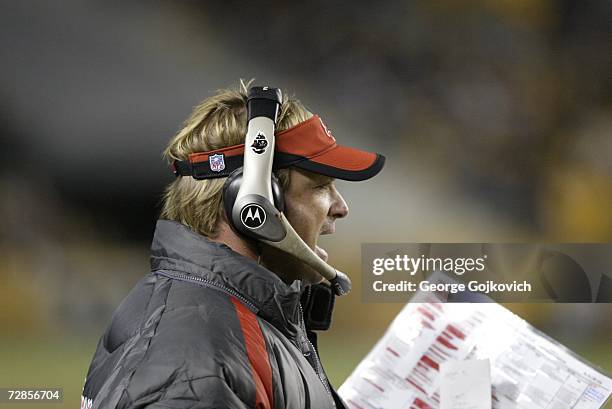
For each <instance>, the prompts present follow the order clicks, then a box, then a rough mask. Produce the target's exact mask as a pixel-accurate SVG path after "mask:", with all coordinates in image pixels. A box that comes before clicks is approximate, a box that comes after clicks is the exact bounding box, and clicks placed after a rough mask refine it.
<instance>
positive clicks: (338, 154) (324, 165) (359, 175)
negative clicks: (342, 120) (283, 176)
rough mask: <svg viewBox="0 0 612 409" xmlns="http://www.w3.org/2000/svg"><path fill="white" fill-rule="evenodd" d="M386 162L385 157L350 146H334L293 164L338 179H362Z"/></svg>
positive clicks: (374, 172) (377, 171)
mask: <svg viewBox="0 0 612 409" xmlns="http://www.w3.org/2000/svg"><path fill="white" fill-rule="evenodd" d="M384 164H385V157H384V156H383V155H381V154H378V153H373V152H366V151H362V150H359V149H355V148H350V147H348V146H342V145H336V146H335V147H334V148H332V149H330V150H328V151H325V152H324V153H322V154H320V155H317V156H315V157H312V158H304V160H302V161H299V162H296V163H294V165H293V166H296V167H298V168H301V169H304V170H308V171H310V172H315V173H319V174H322V175H325V176H330V177H333V178H337V179H342V180H349V181H360V180H366V179H370V178H371V177H373V176H375V175H376V174H378V173H379V172H380V171H381V170H382V168H383V166H384Z"/></svg>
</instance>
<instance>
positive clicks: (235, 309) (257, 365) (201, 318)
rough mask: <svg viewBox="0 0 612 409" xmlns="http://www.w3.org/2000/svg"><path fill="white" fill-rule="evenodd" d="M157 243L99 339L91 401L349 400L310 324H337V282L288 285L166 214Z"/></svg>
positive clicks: (86, 397) (291, 403)
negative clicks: (333, 286) (325, 364)
mask: <svg viewBox="0 0 612 409" xmlns="http://www.w3.org/2000/svg"><path fill="white" fill-rule="evenodd" d="M151 251H152V255H151V267H152V271H151V273H150V274H148V275H146V276H145V277H143V279H142V280H140V282H139V283H138V284H137V285H136V286H135V287H134V288H133V289H132V290H131V292H130V293H129V294H128V296H127V297H126V299H125V300H124V301H123V302H122V303H121V305H120V306H119V308H118V309H117V311H116V312H115V314H114V316H113V319H112V322H111V324H110V326H109V327H108V329H107V330H106V332H105V334H104V335H103V336H102V338H101V339H100V341H99V343H98V346H97V350H96V353H95V355H94V358H93V361H92V363H91V366H90V368H89V372H88V374H87V379H86V382H85V387H84V389H83V397H82V400H81V406H82V407H85V408H144V407H146V408H316V409H319V408H321V409H323V408H333V407H334V406H336V407H338V408H344V405H343V403H342V402H341V400H340V398H338V396H337V394H336V392H335V391H334V390H333V389H332V387H331V386H330V384H329V382H328V381H327V377H326V375H325V373H324V371H323V368H322V367H321V364H320V361H319V358H318V355H317V351H316V336H315V334H314V332H312V331H310V329H326V328H327V327H328V326H329V322H330V315H331V310H332V307H333V295H331V291H329V289H327V287H325V286H323V285H317V286H310V287H307V289H306V290H304V291H302V289H301V288H300V287H301V283H300V282H299V281H295V282H294V283H293V284H292V285H291V286H288V285H286V284H285V283H283V282H282V280H280V278H279V277H278V276H277V275H275V274H274V273H272V272H271V271H269V270H267V269H265V268H263V267H261V266H259V265H258V264H257V263H255V262H253V261H252V260H251V259H248V258H246V257H243V256H241V255H239V254H237V253H235V252H234V251H232V250H231V249H230V248H229V247H227V246H226V245H223V244H219V243H216V242H212V241H209V240H207V239H206V238H204V237H203V236H200V235H198V234H195V233H193V232H192V231H191V230H189V229H188V228H187V227H185V226H184V225H182V224H180V223H177V222H173V221H168V220H160V221H158V223H157V228H156V231H155V236H154V239H153V244H152V247H151ZM300 300H301V302H300ZM302 304H303V305H302ZM303 311H306V313H305V314H304V313H303ZM304 317H306V318H304ZM306 326H308V327H310V328H309V330H306ZM309 338H310V339H309Z"/></svg>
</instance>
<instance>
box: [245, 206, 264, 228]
mask: <svg viewBox="0 0 612 409" xmlns="http://www.w3.org/2000/svg"><path fill="white" fill-rule="evenodd" d="M240 220H241V221H242V224H244V225H245V226H246V227H248V228H249V229H257V228H259V227H261V226H263V224H264V223H265V222H266V211H265V210H264V209H263V207H261V206H260V205H257V204H253V203H252V204H249V205H246V206H244V207H243V208H242V210H241V211H240Z"/></svg>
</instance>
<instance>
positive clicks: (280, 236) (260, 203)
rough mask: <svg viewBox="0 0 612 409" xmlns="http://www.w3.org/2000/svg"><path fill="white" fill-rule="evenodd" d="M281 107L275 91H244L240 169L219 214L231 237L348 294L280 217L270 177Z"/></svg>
mask: <svg viewBox="0 0 612 409" xmlns="http://www.w3.org/2000/svg"><path fill="white" fill-rule="evenodd" d="M281 104H282V93H281V90H280V89H278V88H271V87H252V88H251V89H250V90H249V93H248V97H247V134H246V138H245V142H244V163H243V166H242V168H238V169H236V170H235V171H233V172H232V173H231V174H230V175H229V176H228V178H227V180H226V181H225V184H224V186H223V203H224V209H225V214H226V215H227V219H228V221H229V223H230V225H231V226H232V228H233V229H234V230H235V231H236V232H237V233H239V234H242V235H244V236H246V237H248V238H251V239H254V240H258V241H261V242H263V243H265V244H267V245H270V246H272V247H274V248H277V249H279V250H281V251H283V252H285V253H289V254H291V255H293V256H294V257H296V258H298V259H299V260H301V261H303V262H304V263H306V264H307V265H309V266H310V267H312V268H313V269H315V270H316V271H317V272H318V273H319V274H321V275H322V276H323V277H325V278H326V279H327V280H328V281H329V282H330V284H331V287H332V289H333V291H334V293H335V294H336V295H344V294H348V293H349V292H350V290H351V281H350V279H349V278H348V276H347V275H346V274H344V273H343V272H341V271H338V270H337V269H335V268H334V267H332V266H330V265H329V264H327V263H326V262H325V261H323V260H322V259H321V258H320V257H319V256H317V254H316V253H315V252H314V251H313V250H312V249H311V248H310V247H309V246H308V245H307V244H306V243H305V242H304V240H302V238H301V237H300V236H299V235H298V234H297V233H296V232H295V230H294V229H293V227H292V226H291V224H290V223H289V221H288V220H287V217H286V216H285V215H284V213H283V210H284V200H283V193H282V189H281V187H280V184H279V182H278V180H277V178H276V177H275V176H274V174H273V173H272V164H273V161H274V142H275V137H274V132H275V128H276V121H277V119H278V113H279V111H280V107H281Z"/></svg>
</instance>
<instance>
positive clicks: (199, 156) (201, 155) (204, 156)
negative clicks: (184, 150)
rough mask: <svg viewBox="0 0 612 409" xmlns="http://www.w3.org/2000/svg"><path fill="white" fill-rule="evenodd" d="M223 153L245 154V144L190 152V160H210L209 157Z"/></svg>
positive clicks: (193, 161) (192, 161)
mask: <svg viewBox="0 0 612 409" xmlns="http://www.w3.org/2000/svg"><path fill="white" fill-rule="evenodd" d="M219 153H222V154H224V155H225V156H228V157H229V156H237V155H243V154H244V144H243V143H241V144H240V145H232V146H228V147H226V148H221V149H215V150H214V151H207V152H195V153H190V154H189V161H190V162H191V163H200V162H208V157H209V156H212V155H215V154H219Z"/></svg>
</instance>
